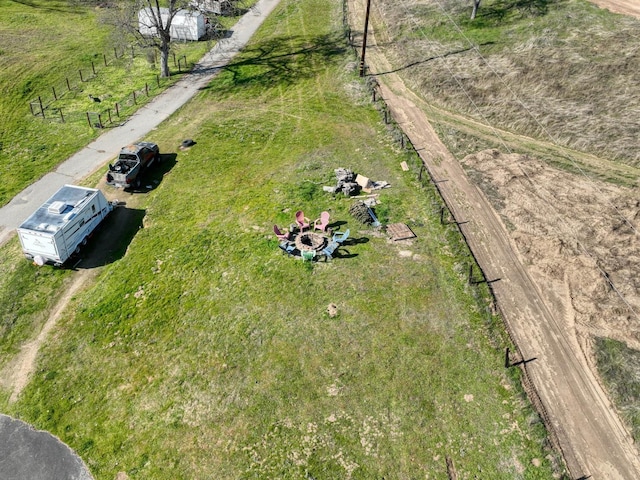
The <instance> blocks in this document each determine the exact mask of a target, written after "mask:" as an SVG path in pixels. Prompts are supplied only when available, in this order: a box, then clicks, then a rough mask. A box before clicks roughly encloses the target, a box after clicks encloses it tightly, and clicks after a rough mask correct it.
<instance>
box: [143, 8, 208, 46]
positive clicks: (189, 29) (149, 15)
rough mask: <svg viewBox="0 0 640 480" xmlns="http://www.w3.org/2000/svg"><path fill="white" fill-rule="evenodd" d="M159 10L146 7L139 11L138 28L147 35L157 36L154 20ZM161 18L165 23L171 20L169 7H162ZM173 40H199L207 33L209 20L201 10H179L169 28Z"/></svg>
mask: <svg viewBox="0 0 640 480" xmlns="http://www.w3.org/2000/svg"><path fill="white" fill-rule="evenodd" d="M157 14H158V12H157V11H156V9H155V8H154V9H153V11H152V10H151V9H150V8H144V9H142V10H140V11H139V12H138V30H139V31H140V33H141V34H142V35H144V36H147V37H154V36H157V34H158V33H157V28H156V27H157V24H156V21H154V19H155V17H156V16H157ZM160 18H161V20H162V24H163V25H165V24H166V22H167V21H168V20H169V9H168V8H160ZM169 33H170V35H171V40H182V41H186V40H192V41H197V40H200V39H201V38H202V37H204V36H205V34H206V33H207V21H206V19H205V18H204V15H203V14H202V13H200V12H195V11H190V10H179V11H178V12H176V14H175V16H174V17H173V19H172V20H171V28H170V29H169Z"/></svg>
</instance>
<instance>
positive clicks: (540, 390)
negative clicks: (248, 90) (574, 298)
mask: <svg viewBox="0 0 640 480" xmlns="http://www.w3.org/2000/svg"><path fill="white" fill-rule="evenodd" d="M350 7H351V8H350V12H351V14H352V16H353V17H355V18H352V22H351V24H352V26H356V25H362V24H363V21H362V19H363V18H364V5H363V2H362V1H358V0H353V1H351V2H350ZM354 28H356V29H357V27H354ZM369 34H370V35H371V32H369ZM367 58H368V64H369V67H370V69H371V71H372V72H391V70H392V69H391V68H390V66H389V65H388V64H387V63H386V61H385V58H384V56H383V55H382V54H381V53H380V52H379V51H378V50H377V49H376V47H375V40H374V41H372V42H371V44H370V47H369V48H368V50H367ZM373 75H375V73H374V74H373ZM377 78H378V80H379V81H380V82H379V83H380V90H381V92H382V96H383V98H384V100H385V101H386V103H387V105H388V106H389V108H390V110H391V112H392V114H393V116H394V118H395V119H396V121H397V122H398V124H399V125H400V127H401V128H402V129H403V130H404V131H405V134H406V135H407V136H408V137H409V138H410V140H411V141H412V143H413V144H414V146H415V147H416V149H417V151H418V153H419V154H420V156H421V157H422V159H423V162H424V163H425V165H426V166H427V167H428V169H429V171H430V172H431V175H432V177H433V178H434V180H435V181H436V182H438V183H437V187H438V189H439V190H440V192H441V194H442V196H443V198H444V199H445V201H446V203H447V204H448V206H449V207H450V210H451V212H452V214H453V215H454V217H455V218H456V221H458V222H467V221H468V222H469V223H467V224H465V225H463V226H461V230H462V233H463V235H465V237H466V238H467V240H468V242H469V245H470V247H471V249H472V251H473V253H474V255H475V257H476V259H477V260H478V262H479V264H480V266H481V267H482V269H483V272H484V274H485V276H486V278H487V279H488V280H491V281H492V289H493V291H494V295H495V297H496V300H497V302H498V305H499V307H500V309H501V311H502V313H503V317H504V318H505V321H506V323H507V327H508V329H509V330H510V332H511V335H512V338H513V340H514V342H515V343H516V345H518V347H519V352H520V354H521V355H522V358H523V359H533V358H535V361H533V362H530V363H528V364H527V365H526V366H524V369H525V374H526V375H527V376H528V377H529V378H530V379H531V381H532V383H533V385H534V387H535V390H536V392H537V395H538V396H539V398H540V401H541V404H542V407H543V409H544V411H545V412H546V414H547V421H548V425H547V426H548V428H549V429H550V434H551V435H552V439H553V435H554V433H555V436H556V438H557V440H558V446H559V448H560V450H561V452H562V454H563V456H564V459H565V461H566V464H567V468H568V469H569V471H570V473H571V476H572V477H573V478H578V477H581V476H585V477H589V476H590V477H592V478H594V479H621V480H623V479H632V478H640V462H639V461H638V456H637V451H636V449H635V447H634V446H633V444H632V440H631V438H630V436H629V434H628V432H627V431H626V429H625V427H624V426H623V425H622V423H621V421H620V419H619V418H618V416H617V415H616V414H615V412H614V411H613V410H612V408H611V405H610V403H609V401H608V399H607V397H606V395H605V392H604V391H603V390H602V388H601V386H600V384H599V382H598V380H597V379H596V377H595V376H594V375H593V372H592V371H591V370H590V368H589V365H588V361H587V359H586V358H585V356H584V355H583V354H582V351H581V350H580V345H579V343H578V339H577V338H576V337H575V335H571V334H569V332H568V330H567V328H566V324H565V322H564V318H556V317H555V316H554V315H555V312H553V311H552V310H550V309H549V307H548V306H547V304H546V302H545V301H544V297H543V296H542V294H541V292H540V290H539V289H538V287H537V285H536V283H535V282H534V280H533V279H532V278H531V276H530V275H529V273H528V272H527V270H526V268H525V267H524V266H523V263H522V262H523V259H522V258H521V257H520V255H519V254H518V250H517V248H516V247H515V245H514V244H513V242H512V241H511V240H510V238H509V235H508V233H507V230H506V228H505V227H504V225H503V224H502V221H501V220H500V219H499V218H498V216H497V215H496V214H495V212H494V210H493V207H492V206H491V204H490V203H489V202H488V200H487V199H486V197H485V196H484V195H483V194H482V192H480V190H479V189H478V188H477V187H475V186H474V185H473V184H471V183H470V182H469V180H468V178H467V176H466V174H465V173H464V171H463V170H462V167H461V165H460V163H459V162H458V161H457V160H456V159H455V158H454V157H453V156H452V155H451V154H450V153H449V152H448V151H447V149H446V148H445V147H444V145H443V144H442V143H441V142H440V140H439V138H438V137H437V135H436V134H435V132H434V130H433V128H432V127H431V125H430V124H429V122H428V119H427V117H426V115H425V113H424V111H423V109H422V108H419V107H418V105H421V102H420V100H419V99H418V98H417V97H416V96H415V95H413V94H412V92H410V91H409V90H408V89H407V88H406V87H405V86H404V84H403V83H402V81H401V80H400V79H399V77H398V76H397V75H396V74H394V73H387V74H384V75H379V76H377ZM532 400H533V401H535V398H533V399H532ZM543 413H544V412H543Z"/></svg>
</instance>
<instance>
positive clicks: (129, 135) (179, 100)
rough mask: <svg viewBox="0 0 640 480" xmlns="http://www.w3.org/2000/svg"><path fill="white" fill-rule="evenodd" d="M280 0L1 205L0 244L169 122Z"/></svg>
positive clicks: (260, 7) (252, 14)
mask: <svg viewBox="0 0 640 480" xmlns="http://www.w3.org/2000/svg"><path fill="white" fill-rule="evenodd" d="M278 3H279V0H259V1H258V3H257V4H256V6H255V7H254V8H252V9H251V10H249V12H247V13H246V14H245V15H244V16H243V17H242V18H241V19H240V20H239V21H238V23H236V24H235V25H234V27H233V29H232V31H231V35H230V36H229V37H228V38H225V39H223V40H221V41H220V42H219V43H217V44H216V46H215V47H214V48H213V49H211V51H210V52H209V53H207V55H205V56H204V57H203V58H202V59H201V60H200V62H199V63H198V64H197V65H196V66H195V67H194V69H193V70H192V72H191V73H190V74H188V75H185V76H184V78H182V79H181V80H180V81H179V82H177V83H176V84H175V85H173V86H172V87H170V88H168V89H167V90H166V91H165V92H163V93H162V94H160V95H158V96H157V97H156V98H154V99H153V100H152V101H151V102H150V103H148V104H147V105H145V106H144V107H141V108H140V110H138V112H137V113H135V114H134V115H133V116H132V117H131V118H130V119H129V120H128V121H127V122H126V123H125V124H123V125H121V126H119V127H115V128H112V129H109V130H108V131H106V132H105V133H103V134H102V135H100V137H98V138H97V139H96V140H95V141H93V142H91V143H90V144H89V145H87V146H86V147H85V148H83V149H82V150H80V151H79V152H77V153H76V154H75V155H73V156H72V157H71V158H69V159H68V160H66V161H65V162H63V163H62V164H61V165H60V166H58V168H57V169H56V170H55V171H53V172H50V173H48V174H47V175H45V176H44V177H42V178H41V179H40V180H38V181H37V182H35V183H33V184H32V185H30V186H29V187H27V188H25V189H24V190H23V191H22V192H20V193H19V194H18V195H16V196H15V197H14V198H13V199H12V200H11V201H10V202H9V203H8V204H7V205H5V206H4V207H2V208H0V245H2V244H3V243H5V242H6V241H7V240H8V239H9V238H11V236H12V235H14V234H15V229H16V228H17V227H18V226H19V225H20V224H21V223H22V222H23V221H24V220H25V219H26V218H27V217H29V215H31V214H32V213H33V212H34V211H35V210H36V209H37V208H38V207H39V206H40V205H42V204H43V203H44V202H45V201H46V200H47V199H49V198H50V197H51V195H53V194H54V193H55V192H56V191H57V190H58V189H59V188H60V187H62V186H63V185H65V184H73V183H74V182H77V181H79V180H81V179H83V178H85V177H86V176H88V175H89V174H91V173H93V172H94V171H95V170H96V169H98V168H101V167H102V166H104V165H106V164H107V163H108V162H109V160H111V159H113V158H114V157H115V156H116V155H117V154H118V152H119V151H120V149H121V148H122V147H123V146H124V145H128V144H130V143H133V142H136V141H138V140H140V139H142V138H143V137H144V136H145V135H147V134H148V133H149V132H150V131H151V130H152V129H154V128H155V127H157V126H158V125H159V124H160V123H162V122H163V121H164V120H166V119H167V118H168V117H169V116H170V115H171V114H173V113H174V112H175V111H176V110H178V109H179V108H180V107H181V106H182V105H184V104H185V103H186V102H187V101H189V100H190V99H191V98H192V97H193V96H194V95H195V94H196V93H198V91H199V90H200V89H202V88H204V87H205V86H206V85H207V84H208V83H209V82H210V81H211V79H212V78H213V76H214V75H215V74H216V73H217V72H218V71H220V69H221V68H222V67H224V66H225V65H226V64H227V63H228V62H229V61H230V60H231V59H232V58H233V57H234V56H235V55H236V54H237V53H238V52H239V51H240V50H241V49H242V48H243V47H244V46H245V45H246V44H247V42H248V41H249V39H251V37H252V36H253V34H254V33H255V32H256V30H257V29H258V27H259V26H260V25H261V24H262V22H263V21H264V19H265V18H267V17H268V16H269V14H270V13H271V12H272V11H273V9H274V8H275V7H276V6H277V5H278Z"/></svg>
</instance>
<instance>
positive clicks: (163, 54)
mask: <svg viewBox="0 0 640 480" xmlns="http://www.w3.org/2000/svg"><path fill="white" fill-rule="evenodd" d="M160 76H161V77H162V78H167V77H169V76H170V73H169V44H168V43H163V44H162V45H161V46H160Z"/></svg>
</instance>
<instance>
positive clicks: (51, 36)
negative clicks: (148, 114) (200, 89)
mask: <svg viewBox="0 0 640 480" xmlns="http://www.w3.org/2000/svg"><path fill="white" fill-rule="evenodd" d="M0 12H1V13H2V14H1V15H0V39H1V40H0V90H1V91H2V92H3V94H2V96H0V156H1V157H0V158H1V159H2V161H1V162H0V205H4V204H5V203H7V202H8V201H9V200H11V198H13V196H14V195H16V194H17V193H18V192H20V191H21V190H22V189H24V188H25V187H27V186H28V185H29V184H31V183H32V182H33V181H34V180H36V179H38V178H40V177H41V176H43V175H45V174H46V173H48V172H49V171H50V170H51V169H53V168H55V167H56V166H57V165H58V164H60V163H61V162H62V161H64V160H66V159H67V158H68V157H70V156H71V155H72V154H74V153H76V152H77V151H78V150H80V149H81V148H82V147H84V146H85V145H86V144H88V143H89V142H90V141H91V140H93V139H94V138H96V137H97V136H98V135H99V134H100V133H102V130H101V129H96V128H95V125H96V124H98V123H99V122H102V124H103V125H104V126H105V127H106V128H109V127H111V126H113V125H116V124H118V123H122V122H124V121H126V119H127V117H128V116H129V115H131V114H132V113H133V112H134V111H135V110H136V109H137V108H139V107H140V106H141V105H144V103H146V102H147V101H148V99H149V98H150V97H152V96H153V95H155V94H157V93H159V92H160V91H162V90H163V89H165V88H166V87H167V86H169V85H170V84H171V83H172V82H174V81H176V80H177V79H178V78H180V76H181V74H182V73H184V72H185V71H186V69H185V65H193V64H194V63H195V62H196V61H197V60H199V59H200V58H201V57H202V55H203V54H204V53H205V52H206V51H207V50H208V49H209V48H211V47H212V46H213V43H211V42H191V43H176V44H174V45H173V47H172V48H173V50H172V53H171V55H170V62H169V63H170V68H171V72H172V77H171V78H170V79H159V77H158V75H159V73H160V72H159V62H158V61H157V56H156V57H155V61H154V55H153V52H152V51H145V50H143V49H141V48H138V47H134V48H133V50H132V48H131V44H129V43H128V42H127V40H126V38H125V37H123V36H122V35H121V34H118V33H117V31H115V30H114V28H113V27H110V26H109V25H108V24H107V23H106V21H105V18H106V17H107V15H108V13H109V11H108V9H100V8H89V7H79V6H71V2H68V1H64V0H33V1H29V2H13V1H11V0H0ZM223 20H224V22H225V24H231V22H234V21H235V20H236V19H235V18H224V19H223ZM227 26H228V25H227ZM187 68H189V67H187ZM94 72H95V73H94ZM181 72H182V73H181ZM134 92H136V99H135V101H134V97H133V95H134ZM89 96H93V97H97V98H99V99H101V102H100V103H96V102H94V101H93V100H92V99H91V98H89ZM56 98H57V100H56ZM40 102H41V103H42V106H43V107H44V118H43V116H42V114H41V113H40V112H41V109H40ZM116 104H118V105H116ZM34 113H35V115H34ZM87 113H89V119H87ZM98 115H100V117H98ZM109 118H111V122H110V121H109Z"/></svg>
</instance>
